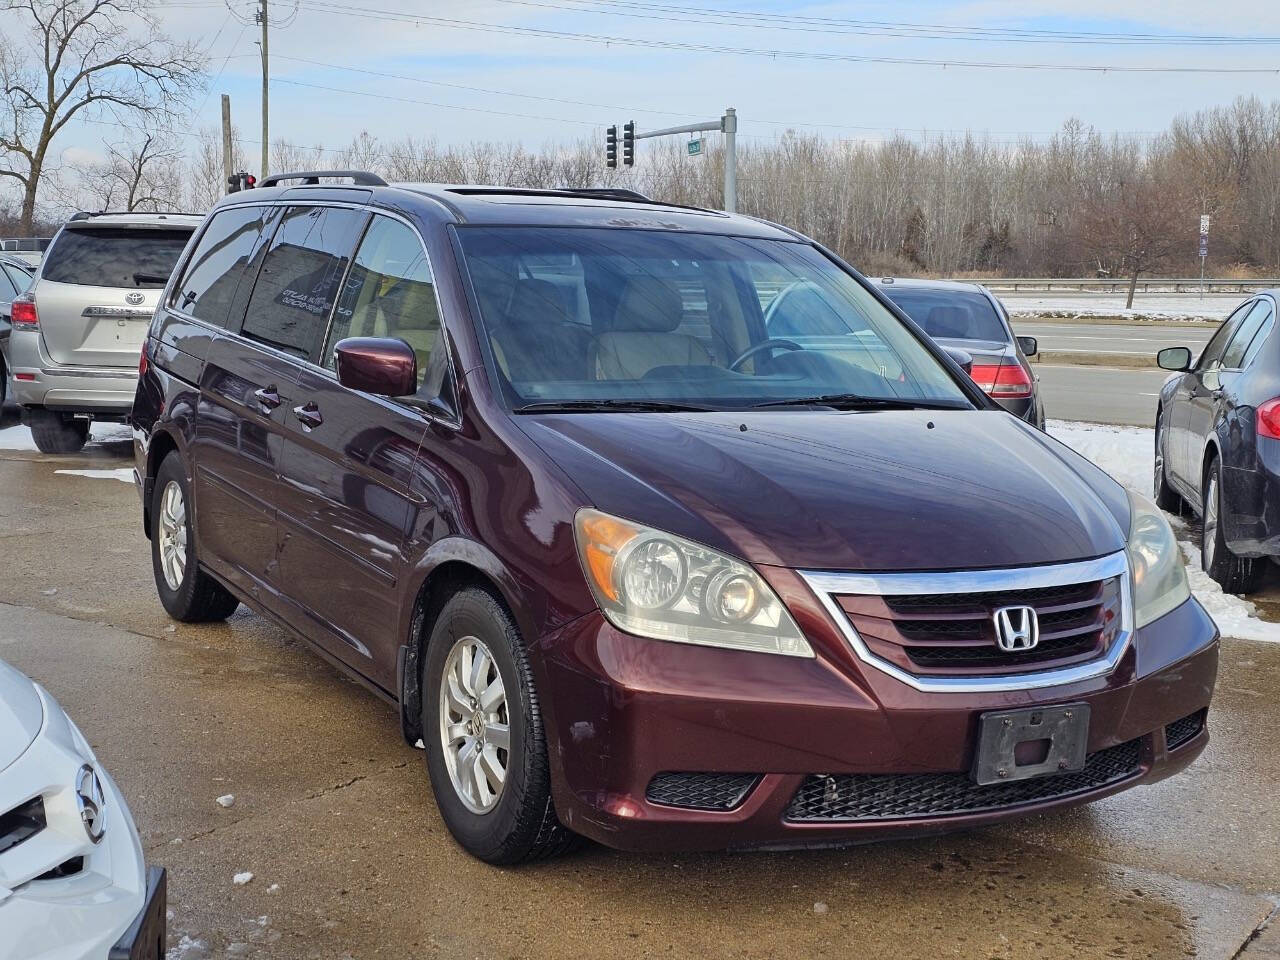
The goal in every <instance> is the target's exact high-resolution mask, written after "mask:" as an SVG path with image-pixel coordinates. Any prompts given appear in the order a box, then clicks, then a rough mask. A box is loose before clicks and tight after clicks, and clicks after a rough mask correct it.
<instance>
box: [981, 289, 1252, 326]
mask: <svg viewBox="0 0 1280 960" xmlns="http://www.w3.org/2000/svg"><path fill="white" fill-rule="evenodd" d="M994 293H995V294H996V296H998V297H999V298H1000V300H1001V301H1002V302H1003V303H1004V305H1005V307H1006V309H1008V311H1009V313H1010V314H1012V315H1013V316H1015V317H1028V318H1031V317H1040V318H1043V319H1056V318H1062V319H1070V318H1071V317H1124V318H1125V319H1127V320H1132V321H1133V322H1135V323H1142V322H1144V321H1151V322H1161V321H1165V320H1222V319H1223V318H1225V317H1226V316H1227V314H1229V313H1230V312H1231V311H1232V310H1233V309H1235V307H1236V306H1237V305H1238V304H1240V303H1241V302H1243V301H1244V300H1246V299H1247V298H1248V296H1249V295H1248V294H1244V293H1210V294H1206V295H1205V297H1204V299H1203V300H1202V299H1201V298H1200V296H1199V295H1198V294H1195V293H1183V294H1178V293H1164V294H1160V293H1152V294H1142V293H1139V294H1138V295H1137V296H1135V297H1134V298H1133V306H1132V307H1131V308H1130V309H1128V310H1126V309H1125V306H1124V301H1125V295H1124V294H1123V293H1075V294H1073V293H1070V292H1058V291H1052V292H1043V291H1042V292H1039V293H1033V292H1031V291H1025V292H1024V291H1018V292H1016V293H1015V292H1014V291H1012V290H996V291H994Z"/></svg>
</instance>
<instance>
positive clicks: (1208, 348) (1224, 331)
mask: <svg viewBox="0 0 1280 960" xmlns="http://www.w3.org/2000/svg"><path fill="white" fill-rule="evenodd" d="M1253 304H1254V301H1252V300H1250V301H1248V302H1247V303H1244V304H1241V305H1240V306H1239V307H1237V308H1236V310H1235V313H1233V314H1231V316H1229V317H1227V319H1226V320H1224V321H1222V326H1220V327H1219V328H1218V330H1217V332H1216V333H1214V335H1213V336H1212V337H1211V338H1210V340H1209V342H1208V343H1207V344H1206V345H1205V348H1204V352H1203V353H1201V354H1200V359H1199V360H1197V361H1196V369H1197V370H1207V369H1208V368H1209V367H1210V366H1212V365H1213V364H1214V363H1216V362H1218V361H1220V360H1221V359H1222V354H1223V351H1224V350H1226V348H1227V341H1228V340H1229V339H1230V338H1231V335H1232V334H1233V333H1235V331H1236V327H1238V326H1239V325H1240V321H1241V320H1243V319H1244V318H1245V317H1246V316H1247V315H1248V313H1249V308H1250V307H1252V306H1253Z"/></svg>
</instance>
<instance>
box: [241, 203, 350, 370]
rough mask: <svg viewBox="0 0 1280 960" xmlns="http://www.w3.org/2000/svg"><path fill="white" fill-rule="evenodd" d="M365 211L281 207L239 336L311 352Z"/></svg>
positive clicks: (320, 334) (287, 349)
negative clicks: (278, 222) (282, 211)
mask: <svg viewBox="0 0 1280 960" xmlns="http://www.w3.org/2000/svg"><path fill="white" fill-rule="evenodd" d="M365 216H366V214H364V213H363V212H361V211H356V210H349V209H346V208H342V207H290V208H289V209H288V210H286V211H285V214H284V217H283V218H282V219H281V221H280V227H279V229H277V230H276V235H275V237H273V238H272V240H271V247H270V248H269V249H268V250H267V255H266V257H265V258H264V259H263V261H262V271H261V272H260V273H259V274H258V282H257V284H256V285H255V286H254V288H253V295H252V296H251V297H250V298H249V307H248V311H247V312H246V313H245V318H244V327H243V329H242V330H241V332H242V333H243V334H244V336H246V337H249V338H250V339H252V340H258V341H260V342H262V343H265V344H268V345H270V346H273V347H275V348H276V349H278V350H283V351H285V352H286V353H291V354H293V355H294V356H296V357H301V358H302V359H304V360H307V359H310V358H311V357H313V356H315V353H316V350H317V349H318V348H319V346H320V341H321V339H322V338H323V336H324V329H325V325H326V323H327V322H328V319H329V312H330V311H331V310H332V309H333V302H334V300H335V299H336V298H337V294H338V287H339V285H340V284H341V283H342V275H343V274H344V273H345V272H346V269H347V263H348V261H349V260H350V259H351V251H352V249H353V248H354V247H355V244H356V237H357V236H358V235H359V232H360V228H361V227H362V226H363V224H364V219H365Z"/></svg>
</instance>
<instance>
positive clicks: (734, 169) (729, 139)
mask: <svg viewBox="0 0 1280 960" xmlns="http://www.w3.org/2000/svg"><path fill="white" fill-rule="evenodd" d="M631 126H632V129H633V130H634V129H635V127H634V124H632V125H631ZM609 129H610V131H614V132H613V133H612V134H611V136H612V137H614V138H616V136H617V133H616V129H617V128H616V127H610V128H609ZM716 130H719V131H720V132H721V133H723V134H724V209H725V212H726V213H736V212H737V209H738V113H737V111H736V110H734V108H733V107H729V108H728V109H727V110H725V112H724V116H723V117H721V118H720V119H719V120H707V121H705V122H703V123H688V124H685V125H684V126H682V127H664V128H663V129H661V130H649V131H646V132H644V133H641V132H639V131H636V132H634V133H633V134H631V138H632V139H634V140H648V139H651V138H653V137H671V136H675V135H676V134H680V133H707V132H714V131H716ZM616 142H617V141H616V139H614V140H612V141H610V143H616ZM615 149H616V147H615ZM615 155H616V154H615ZM624 162H626V159H625V156H624ZM609 165H610V166H613V165H614V164H609ZM629 165H630V164H628V166H629Z"/></svg>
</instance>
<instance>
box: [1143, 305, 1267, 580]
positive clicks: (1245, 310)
mask: <svg viewBox="0 0 1280 960" xmlns="http://www.w3.org/2000/svg"><path fill="white" fill-rule="evenodd" d="M1278 299H1280V290H1268V291H1265V292H1263V293H1259V294H1257V295H1255V296H1254V297H1252V298H1250V299H1249V300H1246V301H1245V302H1244V303H1242V304H1241V305H1240V306H1239V307H1237V308H1236V309H1235V311H1234V312H1232V314H1231V316H1229V317H1228V318H1227V319H1226V321H1225V322H1224V323H1223V324H1222V326H1221V327H1219V328H1218V331H1217V332H1216V333H1215V334H1214V335H1213V339H1211V340H1210V341H1209V343H1208V345H1207V346H1206V347H1205V348H1204V352H1203V353H1201V354H1200V357H1199V359H1197V360H1196V361H1195V363H1194V365H1193V364H1192V362H1191V357H1192V354H1191V350H1190V349H1188V348H1187V347H1168V348H1166V349H1164V350H1161V351H1160V353H1159V354H1158V356H1157V361H1158V363H1159V364H1160V366H1161V367H1163V368H1164V369H1166V370H1173V371H1176V373H1175V375H1174V376H1171V377H1170V378H1169V379H1168V380H1167V381H1165V384H1164V386H1163V387H1162V388H1161V390H1160V405H1159V407H1158V408H1157V410H1156V435H1155V444H1156V457H1155V494H1156V502H1157V503H1159V505H1160V506H1161V507H1163V508H1164V509H1166V510H1173V511H1179V510H1181V509H1182V507H1183V504H1184V503H1185V504H1186V505H1188V506H1190V508H1191V510H1192V511H1193V512H1194V513H1196V514H1199V516H1200V517H1201V519H1202V521H1203V524H1204V536H1203V538H1202V544H1201V548H1200V549H1201V556H1200V559H1201V565H1202V566H1203V567H1204V569H1205V571H1206V572H1207V573H1208V574H1209V576H1211V577H1213V579H1214V580H1216V581H1217V582H1218V583H1220V584H1221V585H1222V588H1223V589H1224V590H1226V591H1228V592H1231V593H1248V592H1250V591H1251V590H1254V589H1255V588H1256V587H1257V586H1258V583H1259V581H1260V580H1261V577H1262V574H1263V572H1264V571H1265V570H1266V567H1267V563H1266V558H1268V557H1280V336H1276V335H1274V334H1273V330H1274V328H1275V317H1276V309H1277V306H1276V305H1277V301H1278Z"/></svg>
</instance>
